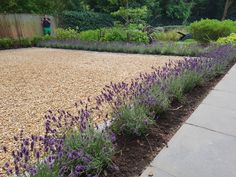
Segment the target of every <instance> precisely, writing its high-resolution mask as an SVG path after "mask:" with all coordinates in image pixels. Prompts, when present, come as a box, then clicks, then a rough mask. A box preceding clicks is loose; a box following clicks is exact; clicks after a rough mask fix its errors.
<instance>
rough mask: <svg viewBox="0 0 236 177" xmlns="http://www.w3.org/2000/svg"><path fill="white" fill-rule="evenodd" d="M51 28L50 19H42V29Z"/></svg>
mask: <svg viewBox="0 0 236 177" xmlns="http://www.w3.org/2000/svg"><path fill="white" fill-rule="evenodd" d="M50 26H51V22H50V18H47V19H46V18H43V27H44V28H49V27H50Z"/></svg>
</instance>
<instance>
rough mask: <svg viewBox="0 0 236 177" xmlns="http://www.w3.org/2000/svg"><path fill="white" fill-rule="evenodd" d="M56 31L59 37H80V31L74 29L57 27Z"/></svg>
mask: <svg viewBox="0 0 236 177" xmlns="http://www.w3.org/2000/svg"><path fill="white" fill-rule="evenodd" d="M55 33H56V38H57V39H79V33H78V32H77V31H76V30H74V29H70V28H69V29H62V28H57V29H56V31H55Z"/></svg>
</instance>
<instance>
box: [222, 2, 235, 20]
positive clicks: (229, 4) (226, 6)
mask: <svg viewBox="0 0 236 177" xmlns="http://www.w3.org/2000/svg"><path fill="white" fill-rule="evenodd" d="M233 3H234V0H226V1H225V8H224V13H223V16H222V19H221V20H225V18H226V17H227V14H228V10H229V8H230V7H231V5H232V4H233Z"/></svg>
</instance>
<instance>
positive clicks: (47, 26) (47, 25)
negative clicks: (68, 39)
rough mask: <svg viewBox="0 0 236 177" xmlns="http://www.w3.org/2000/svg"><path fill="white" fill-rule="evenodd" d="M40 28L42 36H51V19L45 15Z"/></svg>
mask: <svg viewBox="0 0 236 177" xmlns="http://www.w3.org/2000/svg"><path fill="white" fill-rule="evenodd" d="M42 26H43V34H44V35H49V36H50V35H51V19H50V18H49V17H48V16H47V15H45V16H44V18H43V20H42Z"/></svg>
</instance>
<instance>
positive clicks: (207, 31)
mask: <svg viewBox="0 0 236 177" xmlns="http://www.w3.org/2000/svg"><path fill="white" fill-rule="evenodd" d="M190 27H191V33H192V34H193V38H194V39H195V40H197V41H199V42H203V43H207V42H210V41H216V40H218V39H219V38H220V37H226V36H229V35H230V34H231V33H232V32H236V22H234V21H231V20H225V21H219V20H210V19H204V20H200V21H196V22H194V23H192V24H191V25H190Z"/></svg>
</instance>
